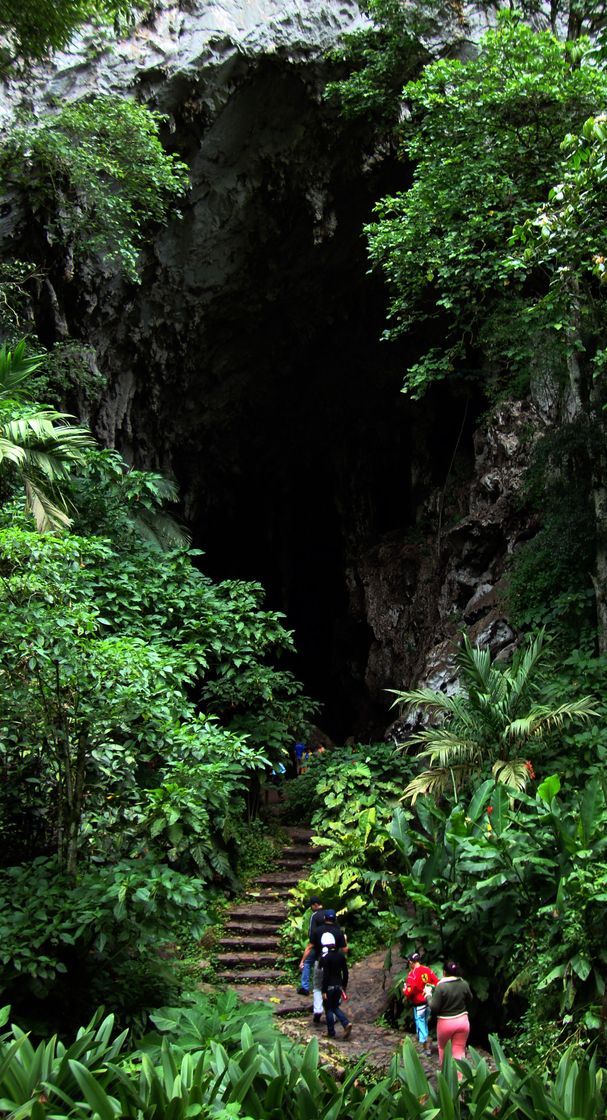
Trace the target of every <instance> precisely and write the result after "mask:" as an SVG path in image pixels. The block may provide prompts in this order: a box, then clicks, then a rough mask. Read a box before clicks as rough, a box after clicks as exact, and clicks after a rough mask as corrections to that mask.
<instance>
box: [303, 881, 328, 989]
mask: <svg viewBox="0 0 607 1120" xmlns="http://www.w3.org/2000/svg"><path fill="white" fill-rule="evenodd" d="M310 910H311V914H310V917H309V919H308V921H307V930H306V933H307V935H308V942H311V941H312V938H313V937H314V934H315V932H316V927H317V926H319V925H322V923H323V922H324V920H325V912H324V910H323V906H322V902H321V901H320V899H319V898H318V897H317V896H316V895H312V898H311V899H310ZM313 964H314V958H313V957H312V956H308V957H305V956H304V957H302V959H301V961H300V963H299V971H300V972H301V980H300V983H299V987H298V989H297V992H298V995H301V996H309V994H310V973H311V970H312V965H313Z"/></svg>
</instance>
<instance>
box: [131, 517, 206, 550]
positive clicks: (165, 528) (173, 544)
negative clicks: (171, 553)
mask: <svg viewBox="0 0 607 1120" xmlns="http://www.w3.org/2000/svg"><path fill="white" fill-rule="evenodd" d="M132 522H133V525H134V527H135V529H136V531H137V532H138V533H139V534H140V535H141V536H142V537H143V539H144V540H146V541H148V543H149V544H151V545H153V547H154V548H157V549H159V550H160V551H161V552H164V551H166V550H168V549H171V548H189V546H190V544H191V543H192V538H191V536H190V534H189V533H188V531H187V529H184V528H183V527H182V526H181V525H180V524H179V522H178V521H176V520H175V518H174V517H171V515H170V514H168V513H159V512H158V511H156V512H155V513H152V512H148V510H142V511H141V512H140V513H138V514H137V515H134V516H133V515H132Z"/></svg>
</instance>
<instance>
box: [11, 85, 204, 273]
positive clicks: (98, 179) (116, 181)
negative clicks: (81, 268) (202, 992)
mask: <svg viewBox="0 0 607 1120" xmlns="http://www.w3.org/2000/svg"><path fill="white" fill-rule="evenodd" d="M162 120H163V117H162V115H161V114H159V113H156V112H154V111H153V110H150V109H148V108H146V106H144V105H138V104H137V103H136V102H134V101H129V100H125V99H124V98H121V97H112V96H109V95H107V96H103V97H96V98H94V99H93V100H92V101H79V102H76V103H74V104H71V105H68V106H67V107H66V108H64V109H62V110H61V111H60V112H59V113H57V114H56V115H54V116H52V117H48V118H45V119H44V120H43V121H42V123H38V122H35V123H33V124H31V125H30V126H29V127H23V126H20V127H18V128H14V129H13V131H12V132H11V133H10V134H9V136H8V137H7V139H6V140H5V142H4V144H3V147H2V149H1V151H0V175H1V176H2V179H3V181H4V183H5V184H7V185H8V184H11V186H12V189H20V190H22V191H23V192H24V198H25V199H26V202H27V206H28V208H29V212H30V215H31V218H32V220H34V221H41V222H42V224H43V225H44V227H45V230H46V238H45V241H47V242H49V243H50V242H54V241H56V240H59V241H60V242H61V244H62V246H63V252H64V254H65V253H71V254H72V255H73V254H75V255H76V257H78V256H79V257H81V258H82V257H83V256H90V255H92V254H95V255H99V256H100V257H101V258H102V259H103V260H104V261H105V262H107V263H109V264H112V265H116V266H117V267H118V268H121V269H123V270H124V271H125V273H126V275H127V276H128V277H129V279H131V280H132V281H134V282H136V283H137V282H138V281H139V275H138V271H137V261H138V257H139V251H140V249H141V247H142V245H143V243H144V240H145V231H146V229H147V227H148V226H149V225H150V224H152V223H154V222H162V221H164V220H166V218H167V217H168V216H169V214H170V213H171V212H172V210H173V208H174V205H175V202H176V200H177V199H178V198H181V197H182V196H183V195H184V194H185V193H186V191H187V189H188V185H189V176H188V168H187V166H186V165H185V164H184V163H183V162H182V161H181V160H180V159H178V157H177V156H175V155H171V154H169V153H167V152H165V150H164V148H163V146H162V143H161V140H160V136H159V131H160V126H161V123H162ZM51 260H52V257H51V258H49V260H48V261H40V262H38V263H39V264H45V263H46V265H47V266H49V265H50V263H51Z"/></svg>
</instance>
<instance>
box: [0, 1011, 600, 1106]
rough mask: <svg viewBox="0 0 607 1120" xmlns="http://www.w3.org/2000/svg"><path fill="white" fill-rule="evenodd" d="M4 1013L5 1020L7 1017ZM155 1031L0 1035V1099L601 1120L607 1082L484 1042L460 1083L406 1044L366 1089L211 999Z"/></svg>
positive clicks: (100, 1028) (106, 1023) (574, 1064)
mask: <svg viewBox="0 0 607 1120" xmlns="http://www.w3.org/2000/svg"><path fill="white" fill-rule="evenodd" d="M7 1018H8V1016H7V1009H5V1010H4V1012H3V1023H6V1021H7ZM154 1022H155V1024H156V1027H157V1031H156V1032H154V1033H152V1034H150V1035H148V1036H146V1038H145V1039H144V1040H143V1041H142V1043H141V1045H140V1047H139V1048H138V1049H134V1050H133V1049H131V1050H128V1049H127V1047H126V1039H125V1035H124V1034H122V1035H117V1036H116V1035H115V1034H114V1031H113V1020H112V1017H108V1018H106V1019H103V1020H102V1019H101V1017H100V1016H96V1017H95V1019H93V1020H92V1021H91V1023H90V1024H89V1025H88V1026H87V1027H86V1028H82V1029H81V1030H80V1031H79V1032H78V1034H77V1036H76V1038H75V1039H74V1040H73V1041H72V1042H71V1043H70V1044H63V1043H61V1042H59V1041H58V1040H57V1038H56V1037H55V1038H52V1039H50V1040H49V1041H48V1042H41V1043H40V1044H39V1045H38V1047H36V1048H34V1046H33V1045H32V1044H31V1042H30V1040H29V1039H28V1038H27V1036H26V1035H24V1034H23V1033H22V1031H20V1030H19V1028H18V1027H15V1026H13V1027H12V1028H10V1029H8V1030H6V1031H5V1033H4V1035H3V1037H2V1038H1V1039H0V1100H1V1102H2V1107H3V1108H5V1109H7V1110H10V1114H11V1116H13V1117H14V1118H15V1120H19V1118H25V1117H29V1116H31V1117H32V1118H33V1120H43V1118H44V1117H46V1116H49V1117H51V1116H52V1117H55V1118H56V1120H62V1118H63V1117H67V1116H73V1117H81V1118H82V1120H85V1118H87V1117H91V1120H92V1118H94V1117H101V1118H102V1120H113V1118H114V1117H119V1116H120V1117H132V1118H133V1120H136V1118H140V1117H143V1116H166V1117H171V1120H182V1118H183V1120H186V1117H201V1118H208V1120H211V1118H216V1120H229V1118H233V1117H238V1116H242V1117H247V1118H248V1120H278V1118H279V1117H280V1118H281V1120H311V1118H312V1117H318V1116H322V1117H327V1118H330V1120H368V1118H369V1117H371V1116H373V1117H375V1118H377V1120H392V1118H394V1120H396V1118H397V1117H400V1118H404V1120H460V1118H461V1120H468V1118H469V1117H470V1118H472V1117H474V1118H475V1120H489V1117H501V1118H502V1120H507V1118H512V1120H524V1118H525V1120H543V1118H545V1120H565V1118H571V1117H573V1116H575V1117H576V1118H578V1120H601V1118H602V1116H603V1113H604V1089H603V1079H602V1076H601V1071H597V1069H596V1066H595V1064H594V1063H593V1062H586V1061H582V1062H579V1061H576V1060H575V1059H574V1058H573V1057H571V1056H570V1055H568V1054H566V1055H565V1056H564V1057H563V1059H562V1061H561V1063H560V1065H559V1068H558V1071H557V1074H556V1076H555V1077H554V1078H553V1079H552V1078H546V1077H540V1076H538V1075H534V1076H529V1074H527V1073H525V1072H524V1071H523V1070H522V1069H521V1068H520V1067H519V1066H518V1065H516V1064H510V1063H509V1062H508V1061H507V1060H506V1058H505V1057H504V1054H503V1052H502V1051H501V1050H500V1047H499V1045H498V1044H497V1042H495V1041H494V1042H493V1043H492V1048H493V1058H494V1062H495V1063H496V1069H495V1070H492V1069H491V1068H490V1067H489V1065H488V1063H487V1062H485V1061H483V1060H479V1059H478V1057H477V1056H476V1055H474V1054H473V1055H471V1060H470V1061H469V1062H463V1063H461V1074H462V1080H461V1082H460V1081H458V1075H457V1071H456V1068H455V1063H454V1062H453V1061H452V1060H451V1058H450V1056H449V1055H448V1056H447V1058H446V1061H445V1065H444V1068H443V1071H442V1072H439V1073H438V1074H437V1076H436V1081H434V1080H433V1081H430V1080H429V1079H428V1077H427V1076H426V1074H425V1073H424V1071H423V1068H422V1066H421V1063H420V1061H419V1058H418V1057H417V1055H416V1054H415V1052H414V1050H413V1047H412V1046H410V1045H409V1044H406V1045H405V1046H404V1047H403V1049H402V1051H401V1053H399V1054H397V1055H396V1057H395V1058H394V1060H393V1062H392V1063H391V1066H390V1068H389V1070H388V1071H387V1074H386V1075H385V1076H383V1077H380V1078H379V1079H378V1080H377V1081H376V1083H375V1084H374V1085H373V1086H372V1088H369V1089H366V1088H365V1087H364V1085H363V1084H361V1081H360V1079H359V1074H360V1064H359V1065H358V1066H355V1067H354V1069H352V1070H350V1071H348V1072H347V1074H346V1075H345V1077H344V1078H343V1080H341V1081H337V1080H336V1079H335V1078H334V1077H333V1075H332V1074H331V1073H330V1072H329V1070H328V1068H327V1067H326V1066H322V1065H320V1063H319V1047H318V1042H317V1040H316V1039H312V1041H311V1042H310V1043H309V1045H308V1046H307V1047H306V1049H305V1050H304V1049H302V1048H301V1047H299V1046H295V1045H293V1044H291V1043H289V1042H288V1041H286V1040H285V1039H284V1038H282V1037H281V1036H280V1035H279V1034H278V1032H277V1031H276V1030H275V1028H273V1027H272V1026H271V1024H270V1021H269V1013H268V1010H267V1009H265V1008H261V1007H259V1006H255V1005H251V1004H249V1005H248V1006H247V1007H246V1009H243V1008H239V1007H238V1006H237V1005H236V1002H235V1000H234V998H233V997H230V996H228V997H227V998H226V997H223V998H219V999H218V1000H217V1002H216V1004H215V1005H214V1006H213V1005H209V1003H208V1001H206V1000H203V999H200V998H199V999H198V1000H197V1002H196V1003H195V1004H194V1005H193V1006H191V1007H190V1008H182V1009H180V1008H163V1009H162V1010H161V1011H160V1012H158V1013H157V1014H156V1015H155V1016H154Z"/></svg>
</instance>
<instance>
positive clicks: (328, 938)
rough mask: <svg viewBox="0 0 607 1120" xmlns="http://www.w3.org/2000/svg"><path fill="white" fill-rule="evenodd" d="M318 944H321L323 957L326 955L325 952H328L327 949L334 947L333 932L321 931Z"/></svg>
mask: <svg viewBox="0 0 607 1120" xmlns="http://www.w3.org/2000/svg"><path fill="white" fill-rule="evenodd" d="M320 944H321V945H322V955H323V957H326V955H327V953H328V952H329V949H334V948H335V938H334V937H333V934H332V933H323V935H322V937H321V939H320Z"/></svg>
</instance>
